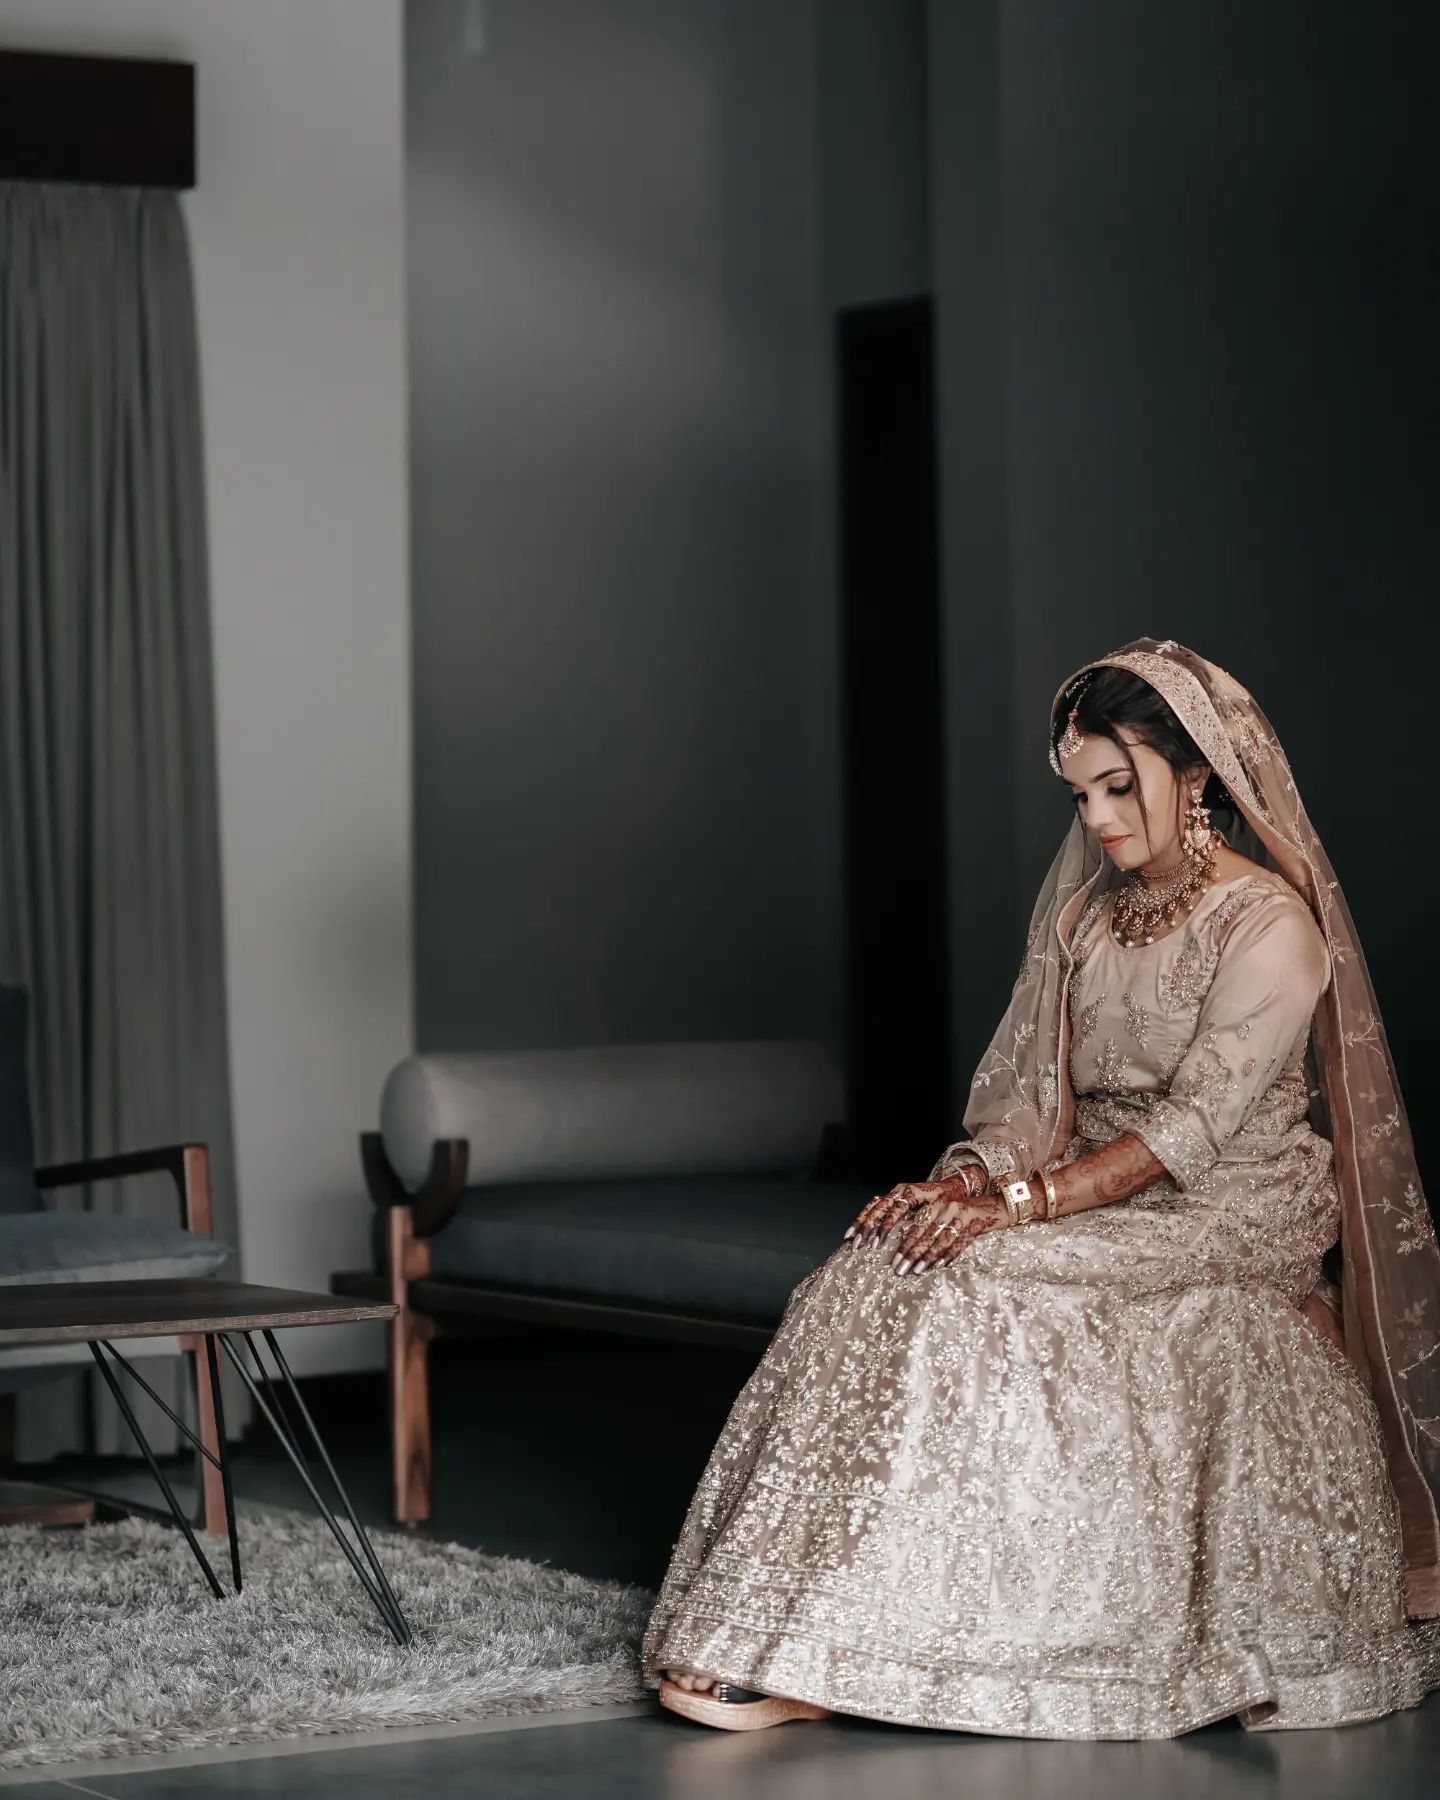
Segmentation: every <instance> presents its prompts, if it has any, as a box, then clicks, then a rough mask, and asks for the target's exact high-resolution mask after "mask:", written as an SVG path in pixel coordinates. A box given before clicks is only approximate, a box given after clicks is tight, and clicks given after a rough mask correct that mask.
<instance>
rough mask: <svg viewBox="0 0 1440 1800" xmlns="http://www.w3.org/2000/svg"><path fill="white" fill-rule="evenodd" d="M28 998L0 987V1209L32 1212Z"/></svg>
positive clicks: (35, 1202)
mask: <svg viewBox="0 0 1440 1800" xmlns="http://www.w3.org/2000/svg"><path fill="white" fill-rule="evenodd" d="M29 1017H30V1000H29V996H28V995H27V994H26V992H25V990H24V988H18V987H0V1213H28V1212H35V1211H37V1210H38V1209H39V1206H40V1195H39V1193H38V1192H37V1190H36V1187H35V1146H34V1141H33V1139H32V1137H31V1134H30V1085H29V1081H28V1079H27V1076H26V1071H25V1051H26V1034H27V1027H28V1024H29Z"/></svg>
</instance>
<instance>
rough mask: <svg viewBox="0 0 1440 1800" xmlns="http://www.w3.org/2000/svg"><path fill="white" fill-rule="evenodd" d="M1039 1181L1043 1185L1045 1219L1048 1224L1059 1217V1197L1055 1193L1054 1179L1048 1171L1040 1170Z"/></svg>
mask: <svg viewBox="0 0 1440 1800" xmlns="http://www.w3.org/2000/svg"><path fill="white" fill-rule="evenodd" d="M1040 1179H1041V1181H1043V1182H1044V1184H1045V1219H1046V1222H1047V1223H1048V1222H1049V1221H1050V1220H1051V1219H1058V1218H1059V1217H1060V1196H1059V1195H1058V1194H1057V1193H1056V1191H1055V1178H1054V1176H1053V1175H1052V1174H1051V1173H1050V1171H1049V1170H1048V1169H1041V1171H1040Z"/></svg>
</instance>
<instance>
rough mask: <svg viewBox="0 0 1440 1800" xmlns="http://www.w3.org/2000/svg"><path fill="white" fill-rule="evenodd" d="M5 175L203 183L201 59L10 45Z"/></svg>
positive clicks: (1, 92)
mask: <svg viewBox="0 0 1440 1800" xmlns="http://www.w3.org/2000/svg"><path fill="white" fill-rule="evenodd" d="M0 181H67V182H84V183H88V182H99V183H102V184H104V185H106V186H118V187H160V188H191V187H194V185H195V65H194V63H187V62H151V61H146V60H143V59H141V58H139V57H128V56H51V55H42V54H37V53H35V52H33V51H21V50H0Z"/></svg>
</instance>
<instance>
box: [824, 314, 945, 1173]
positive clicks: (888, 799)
mask: <svg viewBox="0 0 1440 1800" xmlns="http://www.w3.org/2000/svg"><path fill="white" fill-rule="evenodd" d="M838 332H839V343H838V352H839V431H840V454H839V476H840V495H839V503H840V520H841V527H840V593H841V659H842V693H843V706H844V712H843V720H842V731H843V742H844V759H845V826H846V914H847V917H846V940H847V942H846V955H847V974H848V982H847V994H848V1032H849V1068H850V1081H851V1090H850V1119H851V1125H852V1130H853V1133H854V1139H855V1146H856V1151H857V1154H858V1158H859V1161H860V1163H861V1166H862V1167H863V1168H864V1170H865V1172H866V1173H867V1175H869V1176H870V1178H871V1179H873V1180H874V1181H876V1182H877V1183H880V1182H883V1183H884V1184H886V1185H887V1186H888V1185H889V1184H891V1183H893V1182H895V1181H899V1180H917V1179H921V1178H923V1177H924V1176H925V1175H926V1174H927V1173H928V1172H929V1169H930V1166H931V1163H932V1162H933V1161H934V1159H935V1157H936V1156H937V1155H938V1154H939V1152H940V1150H942V1149H943V1148H944V1146H945V1144H946V1143H947V1142H948V1141H949V1139H950V1137H951V1136H953V1135H954V1131H953V1129H952V1127H953V1125H954V1120H953V1118H952V1107H953V1097H952V1091H951V1086H950V1026H949V1005H948V996H949V980H948V975H947V961H948V956H947V940H948V933H947V926H946V915H947V907H946V883H945V822H944V804H943V802H944V745H943V725H942V714H941V691H940V600H939V556H938V550H937V524H936V496H935V418H934V384H933V370H932V364H933V354H932V340H933V322H932V312H931V305H930V302H929V300H928V299H914V300H903V301H895V302H891V303H887V304H884V305H880V306H865V307H856V308H853V309H851V310H848V311H845V312H842V313H841V314H840V315H839V321H838Z"/></svg>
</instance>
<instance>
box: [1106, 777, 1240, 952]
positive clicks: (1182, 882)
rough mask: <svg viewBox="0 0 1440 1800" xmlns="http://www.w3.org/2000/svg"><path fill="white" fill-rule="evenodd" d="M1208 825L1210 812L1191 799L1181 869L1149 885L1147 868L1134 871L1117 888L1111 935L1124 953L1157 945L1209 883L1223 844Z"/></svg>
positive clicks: (1166, 871)
mask: <svg viewBox="0 0 1440 1800" xmlns="http://www.w3.org/2000/svg"><path fill="white" fill-rule="evenodd" d="M1209 821H1210V809H1209V807H1208V806H1202V805H1201V804H1200V796H1199V794H1198V793H1197V794H1195V795H1194V796H1193V798H1192V799H1191V802H1190V807H1189V817H1188V821H1187V824H1186V828H1185V832H1184V835H1183V837H1182V840H1181V841H1182V844H1183V846H1184V851H1185V854H1184V856H1183V858H1182V859H1181V861H1180V862H1179V863H1178V864H1177V865H1176V867H1175V868H1173V869H1164V870H1161V871H1160V872H1159V873H1158V874H1156V875H1153V876H1151V877H1150V879H1149V881H1147V880H1145V879H1143V877H1144V874H1145V871H1144V870H1142V869H1136V870H1133V871H1132V872H1131V873H1130V874H1129V875H1128V876H1127V877H1126V878H1125V880H1124V881H1123V882H1122V883H1121V885H1120V886H1119V887H1117V888H1116V890H1115V904H1114V906H1113V907H1112V908H1111V912H1110V935H1111V936H1112V937H1113V938H1114V940H1115V942H1116V943H1117V944H1119V945H1120V946H1121V947H1122V948H1123V949H1126V950H1133V949H1134V948H1135V946H1136V945H1137V944H1153V943H1154V942H1155V934H1156V932H1157V931H1160V930H1162V929H1166V928H1169V927H1173V926H1174V925H1175V924H1177V923H1178V920H1179V915H1180V913H1181V912H1182V911H1184V910H1186V909H1188V908H1189V907H1190V906H1191V905H1192V904H1193V903H1194V901H1195V900H1197V899H1198V898H1199V896H1200V894H1201V892H1202V891H1203V889H1204V888H1206V887H1207V886H1208V885H1209V883H1210V882H1211V880H1212V879H1213V877H1214V874H1215V852H1216V848H1217V846H1218V845H1219V844H1221V843H1223V842H1224V839H1223V838H1222V837H1221V834H1220V833H1219V832H1218V831H1216V830H1215V829H1214V828H1213V827H1212V826H1211V824H1210V822H1209ZM1152 882H1153V883H1154V885H1153V886H1152V885H1151V883H1152Z"/></svg>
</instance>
